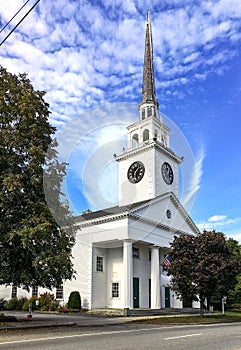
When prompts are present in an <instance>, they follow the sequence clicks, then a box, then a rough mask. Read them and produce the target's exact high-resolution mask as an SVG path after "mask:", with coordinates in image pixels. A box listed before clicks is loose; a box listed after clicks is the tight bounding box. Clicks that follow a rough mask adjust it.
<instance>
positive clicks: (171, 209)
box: [129, 192, 199, 234]
mask: <svg viewBox="0 0 241 350" xmlns="http://www.w3.org/2000/svg"><path fill="white" fill-rule="evenodd" d="M129 216H131V217H133V218H134V219H137V220H141V221H145V222H147V223H148V222H149V223H150V224H152V225H156V226H158V227H161V228H163V229H164V230H167V231H171V232H173V233H181V232H183V233H187V234H197V233H199V230H198V228H197V226H196V225H195V223H194V222H193V221H192V219H191V217H190V216H189V215H188V213H187V212H186V210H185V209H184V207H183V206H182V204H181V202H180V201H179V199H178V198H177V197H176V196H175V195H174V193H172V192H168V193H166V194H164V195H161V196H159V197H156V198H154V199H152V200H150V201H148V202H146V203H144V204H142V205H140V206H136V207H135V208H133V209H131V210H130V211H129Z"/></svg>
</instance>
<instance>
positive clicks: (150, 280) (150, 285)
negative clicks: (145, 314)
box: [149, 279, 151, 309]
mask: <svg viewBox="0 0 241 350" xmlns="http://www.w3.org/2000/svg"><path fill="white" fill-rule="evenodd" d="M150 308H151V279H149V309H150Z"/></svg>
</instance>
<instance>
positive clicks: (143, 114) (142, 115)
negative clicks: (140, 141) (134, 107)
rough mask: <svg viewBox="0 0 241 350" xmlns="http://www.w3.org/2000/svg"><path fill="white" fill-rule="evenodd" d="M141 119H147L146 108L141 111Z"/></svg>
mask: <svg viewBox="0 0 241 350" xmlns="http://www.w3.org/2000/svg"><path fill="white" fill-rule="evenodd" d="M141 119H142V120H143V119H145V109H143V110H142V111H141Z"/></svg>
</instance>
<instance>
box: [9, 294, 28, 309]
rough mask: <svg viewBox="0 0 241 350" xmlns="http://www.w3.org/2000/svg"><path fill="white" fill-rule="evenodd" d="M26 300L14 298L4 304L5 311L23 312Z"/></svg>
mask: <svg viewBox="0 0 241 350" xmlns="http://www.w3.org/2000/svg"><path fill="white" fill-rule="evenodd" d="M25 301H26V298H19V299H18V298H17V297H15V298H12V299H10V300H8V301H5V302H4V309H6V310H21V309H22V306H23V305H24V303H25Z"/></svg>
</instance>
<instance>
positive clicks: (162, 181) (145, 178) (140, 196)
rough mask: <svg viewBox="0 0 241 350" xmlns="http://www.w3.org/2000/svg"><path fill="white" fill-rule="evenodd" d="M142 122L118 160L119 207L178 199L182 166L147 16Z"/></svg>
mask: <svg viewBox="0 0 241 350" xmlns="http://www.w3.org/2000/svg"><path fill="white" fill-rule="evenodd" d="M138 109H139V121H138V122H136V123H134V124H132V125H130V126H129V127H128V128H127V130H128V148H127V149H125V150H124V151H123V153H122V154H121V155H118V156H116V157H115V159H116V161H118V162H119V205H120V206H122V205H129V204H133V203H137V202H141V201H144V200H148V199H152V198H155V197H158V196H160V195H162V194H165V193H167V192H173V193H174V194H175V195H176V196H177V197H178V192H179V176H178V173H179V170H178V166H179V164H180V163H181V162H182V159H181V158H179V157H178V156H177V155H176V154H175V153H174V152H173V151H172V150H171V149H170V144H169V131H170V130H169V128H168V127H167V126H166V125H165V124H164V122H163V119H162V117H161V115H160V113H159V104H158V101H157V98H156V93H155V79H154V68H153V44H152V30H151V20H150V15H149V13H148V18H147V23H146V39H145V54H144V69H143V83H142V101H141V103H140V104H139V107H138Z"/></svg>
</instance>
